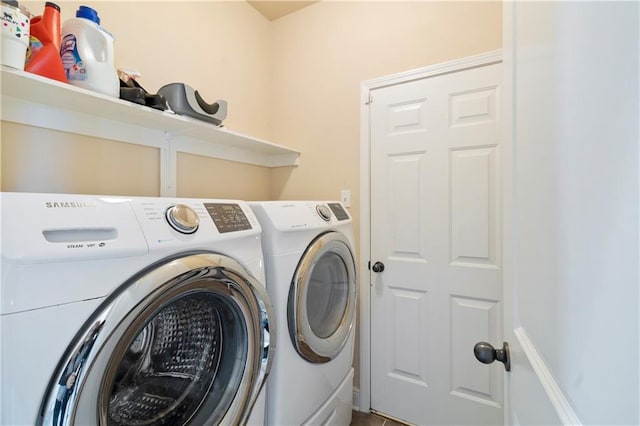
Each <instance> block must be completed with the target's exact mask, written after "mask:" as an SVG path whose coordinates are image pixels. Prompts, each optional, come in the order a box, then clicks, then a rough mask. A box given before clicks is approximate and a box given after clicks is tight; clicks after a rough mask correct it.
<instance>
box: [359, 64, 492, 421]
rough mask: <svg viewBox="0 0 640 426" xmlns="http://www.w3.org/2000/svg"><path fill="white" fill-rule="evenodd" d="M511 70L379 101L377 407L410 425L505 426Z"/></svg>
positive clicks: (466, 75)
mask: <svg viewBox="0 0 640 426" xmlns="http://www.w3.org/2000/svg"><path fill="white" fill-rule="evenodd" d="M501 67H502V65H501V64H493V65H487V66H483V67H479V68H473V69H469V70H464V71H459V72H454V73H448V74H443V75H438V76H435V77H430V78H424V79H420V80H416V81H411V82H408V83H402V84H397V85H392V86H388V87H383V88H379V89H375V90H372V92H371V94H372V103H371V106H370V123H371V124H370V130H371V135H370V138H371V265H372V269H373V270H372V272H371V283H372V288H371V407H372V409H373V410H375V411H378V412H382V413H385V414H388V415H390V416H393V417H396V418H399V419H402V420H405V421H408V422H411V423H416V424H420V425H436V424H437V425H442V424H473V425H481V424H487V425H489V424H490V425H497V424H501V423H502V422H503V371H504V368H503V365H502V364H500V363H497V362H496V363H493V364H491V365H485V364H480V363H479V362H478V361H477V360H476V359H475V358H474V355H473V347H474V344H475V343H477V342H479V341H486V342H489V343H491V344H493V345H494V346H502V305H501V303H502V302H501V299H502V278H501V274H502V272H501V244H500V242H501V218H500V211H501V196H500V182H501V177H500V176H499V174H500V132H501V123H500V100H501V94H500V89H501ZM381 269H383V270H381ZM375 270H377V271H380V272H374V271H375Z"/></svg>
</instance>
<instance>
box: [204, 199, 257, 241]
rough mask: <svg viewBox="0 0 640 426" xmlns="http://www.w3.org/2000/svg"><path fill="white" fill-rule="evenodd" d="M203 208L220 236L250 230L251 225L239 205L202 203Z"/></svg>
mask: <svg viewBox="0 0 640 426" xmlns="http://www.w3.org/2000/svg"><path fill="white" fill-rule="evenodd" d="M204 207H205V208H206V209H207V213H209V216H211V219H213V223H215V225H216V228H218V231H219V232H220V233H221V234H223V233H225V232H234V231H244V230H247V229H251V223H249V219H248V218H247V216H246V215H245V214H244V211H243V210H242V207H240V205H239V204H235V203H204Z"/></svg>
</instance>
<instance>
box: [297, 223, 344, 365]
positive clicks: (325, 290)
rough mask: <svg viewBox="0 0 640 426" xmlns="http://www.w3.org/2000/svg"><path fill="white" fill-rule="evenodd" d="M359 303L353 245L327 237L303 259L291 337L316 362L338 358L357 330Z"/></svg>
mask: <svg viewBox="0 0 640 426" xmlns="http://www.w3.org/2000/svg"><path fill="white" fill-rule="evenodd" d="M355 303H356V276H355V261H354V256H353V251H352V250H351V247H350V244H349V242H348V240H347V239H346V238H345V237H344V235H342V234H341V233H338V232H328V233H325V234H322V235H320V236H319V237H317V238H316V239H315V240H314V241H313V242H312V243H311V244H310V245H309V247H308V248H307V250H306V251H305V253H304V254H303V256H302V258H301V259H300V263H299V265H298V268H297V269H296V273H295V275H294V278H293V282H292V284H291V289H290V292H289V302H288V308H287V314H288V322H289V334H290V336H291V340H292V342H293V344H294V346H295V347H296V350H297V351H298V353H299V354H300V355H301V356H302V357H304V358H305V359H307V360H308V361H311V362H315V363H323V362H328V361H330V360H331V359H333V358H334V357H336V356H337V355H338V354H339V353H340V352H341V351H342V348H343V347H344V345H345V344H346V342H347V340H348V338H349V335H350V333H351V330H352V328H353V321H354V316H355V315H354V314H355Z"/></svg>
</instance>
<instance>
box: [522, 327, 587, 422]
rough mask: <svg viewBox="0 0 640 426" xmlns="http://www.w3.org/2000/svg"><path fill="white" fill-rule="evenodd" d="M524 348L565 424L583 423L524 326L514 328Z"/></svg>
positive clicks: (548, 396)
mask: <svg viewBox="0 0 640 426" xmlns="http://www.w3.org/2000/svg"><path fill="white" fill-rule="evenodd" d="M514 334H515V335H516V337H517V339H518V341H519V343H520V346H522V350H523V352H524V353H525V355H526V356H527V359H528V360H529V363H530V364H531V367H532V368H533V371H534V373H535V374H536V376H537V378H538V380H539V381H540V383H541V384H542V387H543V388H544V390H545V392H546V394H547V398H549V401H550V402H551V404H552V405H553V408H555V410H556V413H557V415H558V417H559V418H560V420H561V421H562V424H564V425H582V422H581V421H580V419H579V418H578V416H577V415H576V413H575V411H574V410H573V408H572V407H571V404H570V403H569V401H568V399H567V398H566V397H565V395H564V393H563V392H562V389H561V388H560V385H558V382H556V380H555V378H554V376H553V373H552V372H551V369H550V368H549V366H548V365H547V363H546V362H545V361H544V358H542V356H541V355H540V353H539V352H538V350H537V349H536V346H535V345H534V344H533V342H532V341H531V339H530V338H529V335H528V334H527V332H526V331H525V329H524V328H522V327H519V328H517V329H516V330H514Z"/></svg>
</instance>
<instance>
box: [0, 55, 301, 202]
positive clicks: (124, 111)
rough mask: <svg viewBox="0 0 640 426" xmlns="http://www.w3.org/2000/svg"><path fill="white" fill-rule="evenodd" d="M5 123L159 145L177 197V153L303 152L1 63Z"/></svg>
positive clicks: (287, 160) (252, 159)
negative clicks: (18, 69)
mask: <svg viewBox="0 0 640 426" xmlns="http://www.w3.org/2000/svg"><path fill="white" fill-rule="evenodd" d="M1 118H2V120H5V121H10V122H15V123H20V124H25V125H30V126H36V127H43V128H47V129H53V130H59V131H63V132H69V133H75V134H81V135H87V136H93V137H98V138H103V139H109V140H115V141H119V142H127V143H132V144H138V145H145V146H152V147H156V148H159V149H160V153H161V154H160V155H161V162H162V164H161V174H162V176H161V191H160V192H161V194H162V195H166V196H173V195H175V172H176V170H175V167H176V165H175V161H176V153H177V152H187V153H191V154H197V155H203V156H207V157H213V158H219V159H223V160H229V161H236V162H239V163H245V164H253V165H258V166H263V167H282V166H295V165H297V164H298V160H299V157H300V153H299V152H297V151H294V150H292V149H289V148H286V147H284V146H281V145H277V144H274V143H271V142H268V141H264V140H261V139H257V138H254V137H250V136H246V135H243V134H240V133H237V132H234V131H231V130H228V129H226V128H220V127H216V126H214V125H212V124H209V123H206V122H203V121H199V120H196V119H192V118H190V117H185V116H181V115H177V114H173V113H170V112H166V111H159V110H155V109H152V108H149V107H146V106H142V105H137V104H134V103H131V102H128V101H124V100H121V99H115V98H111V97H109V96H105V95H102V94H100V93H95V92H91V91H89V90H85V89H81V88H77V87H75V86H72V85H70V84H65V83H60V82H58V81H55V80H51V79H47V78H43V77H41V76H38V75H34V74H30V73H27V72H24V71H17V70H13V69H10V68H6V67H4V66H3V67H2V110H1Z"/></svg>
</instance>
